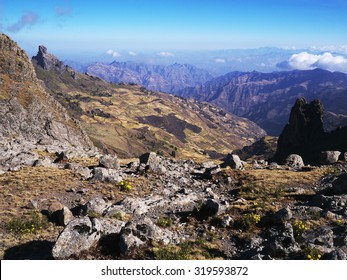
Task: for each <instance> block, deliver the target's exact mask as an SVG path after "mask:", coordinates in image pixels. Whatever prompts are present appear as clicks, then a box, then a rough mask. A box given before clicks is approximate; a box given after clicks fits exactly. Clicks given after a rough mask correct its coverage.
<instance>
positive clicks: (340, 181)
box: [332, 173, 347, 195]
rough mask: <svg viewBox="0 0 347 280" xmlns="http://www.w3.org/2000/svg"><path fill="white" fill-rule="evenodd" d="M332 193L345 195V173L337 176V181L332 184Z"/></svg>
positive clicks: (346, 188)
mask: <svg viewBox="0 0 347 280" xmlns="http://www.w3.org/2000/svg"><path fill="white" fill-rule="evenodd" d="M332 192H333V194H335V195H341V194H347V173H342V174H340V175H338V176H337V179H336V180H335V181H334V182H333V184H332Z"/></svg>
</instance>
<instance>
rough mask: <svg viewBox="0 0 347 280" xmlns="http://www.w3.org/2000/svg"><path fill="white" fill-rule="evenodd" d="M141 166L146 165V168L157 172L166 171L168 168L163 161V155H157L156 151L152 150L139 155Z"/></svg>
mask: <svg viewBox="0 0 347 280" xmlns="http://www.w3.org/2000/svg"><path fill="white" fill-rule="evenodd" d="M139 160H140V167H141V166H145V170H151V171H153V172H157V173H165V172H166V168H165V167H164V166H163V164H162V163H161V161H162V159H161V157H159V156H157V154H156V153H154V152H150V153H145V154H143V155H141V156H140V157H139Z"/></svg>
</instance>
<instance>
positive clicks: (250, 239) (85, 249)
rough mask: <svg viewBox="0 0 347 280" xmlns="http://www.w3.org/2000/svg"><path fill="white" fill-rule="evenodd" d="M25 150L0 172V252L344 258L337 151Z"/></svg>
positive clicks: (9, 255)
mask: <svg viewBox="0 0 347 280" xmlns="http://www.w3.org/2000/svg"><path fill="white" fill-rule="evenodd" d="M36 156H37V159H35V161H34V163H33V164H28V163H27V162H25V163H23V164H22V165H20V166H19V167H18V168H14V169H12V170H14V171H4V173H3V174H2V175H0V185H1V187H2V191H3V195H2V199H1V202H0V207H1V213H2V214H1V215H2V219H1V220H2V223H1V227H0V234H1V244H0V247H1V258H3V259H52V258H54V259H129V258H131V259H134V258H135V259H215V258H218V259H346V256H347V220H346V218H347V210H346V203H347V174H346V170H347V165H346V163H345V162H344V161H340V162H337V163H334V164H331V165H327V166H322V167H310V166H303V164H300V162H299V164H298V162H297V161H293V159H292V161H288V162H287V165H284V166H279V165H277V164H270V165H268V164H267V163H266V162H265V161H258V162H254V163H253V164H247V163H244V162H242V161H239V159H238V157H237V156H234V155H229V156H228V157H227V158H226V159H225V160H224V162H222V163H220V165H218V164H217V163H214V162H203V163H195V162H194V161H192V160H175V159H170V158H163V157H160V156H158V155H156V154H155V153H147V154H144V155H143V156H141V157H140V158H139V159H135V160H132V161H124V160H119V159H117V157H116V156H111V155H100V154H98V153H95V154H94V155H86V154H84V155H79V156H77V155H76V154H73V153H71V152H68V151H65V152H62V153H50V152H49V151H41V152H37V153H36ZM10 169H11V168H10Z"/></svg>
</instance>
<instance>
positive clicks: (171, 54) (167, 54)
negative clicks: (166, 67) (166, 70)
mask: <svg viewBox="0 0 347 280" xmlns="http://www.w3.org/2000/svg"><path fill="white" fill-rule="evenodd" d="M158 55H159V56H164V57H165V56H166V57H168V56H175V55H174V54H173V53H170V52H160V53H158Z"/></svg>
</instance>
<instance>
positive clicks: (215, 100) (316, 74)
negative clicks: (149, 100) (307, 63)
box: [178, 69, 347, 135]
mask: <svg viewBox="0 0 347 280" xmlns="http://www.w3.org/2000/svg"><path fill="white" fill-rule="evenodd" d="M178 95H179V96H181V97H185V98H194V99H197V100H200V101H206V102H209V103H212V104H216V105H218V106H220V107H221V108H223V109H225V110H226V111H228V112H230V113H233V114H236V115H238V116H242V117H245V118H248V119H250V120H252V121H254V122H255V123H257V124H258V125H259V126H260V127H262V128H263V129H265V130H266V132H267V133H268V134H269V135H279V133H280V132H281V131H282V129H283V127H284V125H285V124H286V122H287V120H288V117H289V113H290V109H291V106H292V104H293V103H295V100H296V99H297V98H299V97H305V98H307V99H308V100H312V99H320V100H321V101H322V103H323V105H324V108H325V110H326V117H325V119H324V126H325V129H326V130H328V131H329V130H332V129H334V128H336V127H338V126H341V125H345V124H347V108H346V106H345V104H347V75H346V74H344V73H339V72H330V71H326V70H322V69H314V70H294V71H283V72H273V73H260V72H256V71H253V72H230V73H228V74H226V75H223V76H220V77H217V78H214V79H212V80H210V81H208V82H206V83H205V84H203V85H197V86H195V87H190V88H186V89H183V90H181V91H179V92H178Z"/></svg>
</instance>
